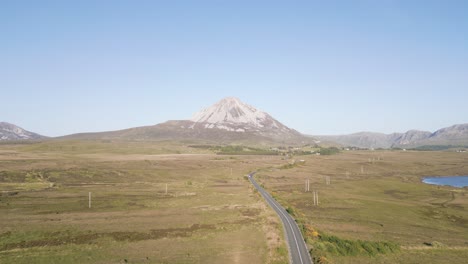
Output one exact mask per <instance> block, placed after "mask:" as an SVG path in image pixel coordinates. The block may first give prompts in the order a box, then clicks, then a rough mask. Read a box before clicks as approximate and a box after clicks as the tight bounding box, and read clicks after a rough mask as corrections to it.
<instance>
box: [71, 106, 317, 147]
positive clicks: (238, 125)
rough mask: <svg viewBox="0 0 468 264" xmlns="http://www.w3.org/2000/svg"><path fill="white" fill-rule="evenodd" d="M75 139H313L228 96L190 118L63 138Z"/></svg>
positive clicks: (276, 140) (221, 140)
mask: <svg viewBox="0 0 468 264" xmlns="http://www.w3.org/2000/svg"><path fill="white" fill-rule="evenodd" d="M64 138H74V139H125V140H202V141H207V142H216V143H226V144H229V143H255V144H263V143H288V144H289V143H305V142H307V143H310V142H312V141H313V139H311V138H309V137H306V136H304V135H302V134H301V133H299V132H297V131H296V130H294V129H291V128H289V127H287V126H285V125H283V124H282V123H281V122H279V121H278V120H276V119H274V118H273V117H272V116H270V115H269V114H268V113H266V112H263V111H260V110H258V109H256V108H255V107H253V106H251V105H248V104H245V103H243V102H242V101H240V100H239V99H238V98H235V97H227V98H224V99H222V100H221V101H219V102H217V103H215V104H214V105H212V106H210V107H207V108H205V109H203V110H201V111H199V112H197V113H195V114H194V115H193V117H192V118H191V119H190V120H170V121H167V122H164V123H161V124H157V125H154V126H144V127H136V128H129V129H124V130H119V131H110V132H100V133H82V134H74V135H70V136H65V137H64Z"/></svg>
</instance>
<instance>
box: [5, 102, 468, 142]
mask: <svg viewBox="0 0 468 264" xmlns="http://www.w3.org/2000/svg"><path fill="white" fill-rule="evenodd" d="M44 138H45V137H44V136H41V135H39V134H36V133H33V132H29V131H26V130H24V129H22V128H20V127H17V126H15V125H12V124H9V123H5V122H1V123H0V141H5V140H31V139H44ZM57 139H109V140H114V139H119V140H141V141H144V140H178V141H181V140H185V141H197V142H199V141H203V142H213V143H221V144H223V143H224V144H230V143H241V144H314V143H316V142H318V141H317V140H320V141H327V142H336V143H338V144H340V145H342V146H354V147H360V148H392V147H400V148H412V147H419V146H426V145H430V146H434V145H453V146H461V145H462V146H468V124H460V125H454V126H451V127H447V128H442V129H439V130H437V131H436V132H434V133H432V132H428V131H419V130H410V131H407V132H405V133H393V134H382V133H373V132H359V133H355V134H350V135H340V136H307V135H303V134H301V133H299V132H298V131H296V130H294V129H292V128H289V127H287V126H285V125H284V124H282V123H281V122H279V121H278V120H276V119H274V118H273V117H272V116H271V115H269V114H268V113H266V112H262V111H260V110H258V109H256V108H255V107H253V106H251V105H248V104H246V103H243V102H242V101H240V100H239V99H238V98H235V97H227V98H224V99H222V100H221V101H219V102H217V103H215V104H214V105H212V106H210V107H207V108H205V109H203V110H201V111H200V112H198V113H196V114H195V115H193V117H192V118H191V119H190V120H171V121H167V122H164V123H161V124H157V125H153V126H144V127H135V128H129V129H124V130H118V131H109V132H96V133H80V134H73V135H68V136H63V137H58V138H57Z"/></svg>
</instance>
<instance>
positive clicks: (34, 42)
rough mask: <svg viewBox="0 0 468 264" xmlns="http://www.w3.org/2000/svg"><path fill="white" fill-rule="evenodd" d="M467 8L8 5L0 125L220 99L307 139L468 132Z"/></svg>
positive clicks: (155, 111)
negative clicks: (465, 126)
mask: <svg viewBox="0 0 468 264" xmlns="http://www.w3.org/2000/svg"><path fill="white" fill-rule="evenodd" d="M467 7H468V3H467V2H464V1H451V2H440V1H412V2H407V1H378V2H374V1H353V2H343V1H336V2H335V1H327V2H309V1H299V2H295V3H294V4H292V3H288V2H281V1H259V2H255V3H252V2H249V1H236V2H219V1H197V2H196V3H192V2H188V3H185V4H180V3H173V2H170V3H156V2H153V1H141V2H140V1H139V2H138V3H132V2H117V1H100V2H94V1H80V2H76V3H73V2H54V1H41V2H35V1H11V2H5V3H3V5H2V9H1V10H0V30H1V31H2V33H3V34H2V36H1V37H0V38H1V41H0V80H1V81H0V87H2V88H1V94H2V99H3V100H2V106H3V111H2V112H1V115H0V121H5V122H9V123H13V124H15V125H18V126H20V127H23V128H24V129H27V130H30V131H32V132H36V133H39V134H42V135H45V136H62V135H67V134H73V133H79V132H98V131H110V130H118V129H125V128H130V127H136V126H146V125H154V124H157V123H162V122H165V121H167V120H181V119H190V117H191V116H192V114H193V113H195V112H197V111H199V110H200V109H201V108H204V107H208V106H210V105H212V104H214V103H216V102H217V101H219V100H221V99H222V98H224V97H227V96H235V97H238V98H240V99H241V100H242V101H243V102H245V103H247V104H250V105H252V106H254V107H256V108H258V109H260V110H262V111H265V112H268V113H269V114H271V115H272V116H273V117H274V118H276V119H277V120H278V121H280V122H282V123H284V124H285V125H287V126H289V127H291V128H294V129H296V130H298V131H300V132H302V133H304V134H310V135H340V134H350V133H355V132H360V131H372V132H380V133H387V134H388V133H393V132H406V131H407V130H411V129H417V130H426V131H431V132H434V131H435V130H437V129H440V128H443V127H447V126H451V125H454V124H462V123H467V122H468V119H466V113H468V104H466V98H468V87H467V86H468V85H467V84H468V75H467V74H466V73H467V72H468V49H467V48H466V47H468V40H467V39H466V37H465V36H466V35H468V17H467V16H466V10H467Z"/></svg>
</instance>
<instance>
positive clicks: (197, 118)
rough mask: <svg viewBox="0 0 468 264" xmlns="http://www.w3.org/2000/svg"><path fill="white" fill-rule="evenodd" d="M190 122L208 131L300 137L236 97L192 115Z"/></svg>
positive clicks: (225, 99)
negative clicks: (217, 130) (219, 130)
mask: <svg viewBox="0 0 468 264" xmlns="http://www.w3.org/2000/svg"><path fill="white" fill-rule="evenodd" d="M190 121H192V122H194V124H193V125H192V126H191V127H190V128H194V127H195V126H197V127H200V126H203V127H204V128H208V129H221V130H227V131H233V132H254V133H259V134H261V135H269V136H277V137H279V136H285V137H291V135H294V136H297V135H300V134H299V133H298V132H297V131H295V130H293V129H290V128H288V127H287V126H285V125H283V124H281V123H280V122H279V121H277V120H276V119H274V118H273V117H271V116H270V115H269V114H268V113H265V112H263V111H260V110H258V109H256V108H255V107H253V106H251V105H248V104H246V103H243V102H242V101H241V100H239V99H238V98H236V97H226V98H224V99H222V100H221V101H219V102H217V103H215V104H214V105H212V106H210V107H207V108H205V109H203V110H201V111H200V112H198V113H196V114H195V115H193V117H192V119H190Z"/></svg>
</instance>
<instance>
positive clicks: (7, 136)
mask: <svg viewBox="0 0 468 264" xmlns="http://www.w3.org/2000/svg"><path fill="white" fill-rule="evenodd" d="M44 138H46V137H44V136H41V135H39V134H36V133H33V132H30V131H27V130H24V129H22V128H21V127H19V126H16V125H13V124H10V123H7V122H0V141H6V140H35V139H44Z"/></svg>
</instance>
